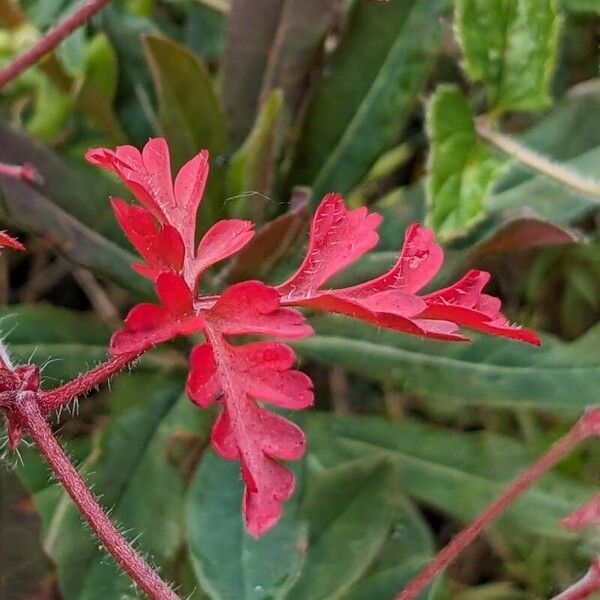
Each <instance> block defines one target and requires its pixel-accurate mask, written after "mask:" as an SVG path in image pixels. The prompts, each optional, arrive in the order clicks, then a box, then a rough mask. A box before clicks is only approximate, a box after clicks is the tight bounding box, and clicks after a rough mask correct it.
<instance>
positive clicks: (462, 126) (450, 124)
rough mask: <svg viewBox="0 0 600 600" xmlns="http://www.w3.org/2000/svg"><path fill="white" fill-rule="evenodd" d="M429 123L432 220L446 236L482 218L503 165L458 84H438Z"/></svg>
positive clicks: (430, 221) (430, 107)
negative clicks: (481, 132) (484, 140)
mask: <svg viewBox="0 0 600 600" xmlns="http://www.w3.org/2000/svg"><path fill="white" fill-rule="evenodd" d="M427 126H428V132H429V137H430V142H431V148H430V153H429V164H428V177H427V192H428V197H429V204H430V212H429V223H430V225H431V226H432V227H433V228H434V229H435V230H436V232H437V233H438V234H439V235H440V237H441V238H442V239H446V240H448V239H452V238H454V237H457V236H460V235H463V234H464V233H466V232H468V231H469V230H470V229H471V228H472V227H473V226H474V225H475V224H476V223H478V222H479V221H480V220H481V219H482V218H483V216H484V209H485V201H486V198H487V195H488V193H489V190H490V189H491V187H492V184H493V183H494V181H495V179H496V177H497V176H498V175H499V173H500V170H501V169H502V167H503V165H504V163H502V162H500V161H499V160H497V159H496V158H494V157H493V156H492V155H491V154H490V152H489V151H488V149H487V148H486V147H485V146H484V145H483V144H482V143H481V142H480V141H479V140H478V138H477V134H476V132H475V124H474V118H473V113H472V110H471V107H470V105H469V103H468V101H467V99H466V98H465V97H464V96H463V95H462V93H461V92H460V90H459V89H458V88H457V87H456V86H454V85H440V86H438V88H437V90H436V92H435V94H434V96H433V97H432V99H431V100H430V102H429V107H428V111H427Z"/></svg>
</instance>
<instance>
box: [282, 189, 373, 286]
mask: <svg viewBox="0 0 600 600" xmlns="http://www.w3.org/2000/svg"><path fill="white" fill-rule="evenodd" d="M380 223H381V215H379V214H377V213H371V214H369V213H368V212H367V209H366V208H364V207H361V208H356V209H354V210H348V209H347V208H346V206H345V205H344V200H343V199H342V197H341V196H340V195H339V194H328V195H327V196H325V198H323V201H322V202H321V204H320V205H319V207H318V208H317V210H316V212H315V215H314V217H313V221H312V225H311V228H310V239H309V243H308V251H307V254H306V258H305V259H304V262H303V263H302V264H301V265H300V268H299V269H298V271H296V273H295V274H294V275H292V276H291V277H290V278H289V279H288V280H287V281H286V282H284V283H282V284H281V285H280V286H278V289H279V291H280V293H281V295H282V296H284V297H285V296H293V297H294V298H298V297H301V296H303V295H305V296H309V295H312V294H313V293H314V292H315V291H316V290H317V289H319V288H320V287H321V286H322V285H323V284H324V283H325V282H326V281H327V280H328V279H329V278H330V277H332V276H333V275H335V274H336V273H338V272H339V271H341V270H342V269H344V268H345V267H347V266H348V265H351V264H352V263H353V262H355V261H356V260H357V259H358V258H360V257H361V256H362V255H363V254H364V253H365V252H368V251H369V250H371V249H373V248H374V247H375V246H376V245H377V242H378V241H379V236H378V235H377V233H376V232H375V229H376V228H377V227H378V226H379V224H380Z"/></svg>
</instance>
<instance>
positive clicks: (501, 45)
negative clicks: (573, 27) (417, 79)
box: [456, 0, 560, 112]
mask: <svg viewBox="0 0 600 600" xmlns="http://www.w3.org/2000/svg"><path fill="white" fill-rule="evenodd" d="M559 28H560V17H559V13H558V9H557V7H556V2H555V0H494V1H493V2H488V0H457V2H456V32H457V35H458V39H459V42H460V44H461V45H462V48H463V52H464V63H463V64H464V68H465V70H466V71H467V73H468V74H469V75H470V76H471V77H472V78H473V79H476V80H479V81H482V82H483V83H484V84H485V86H486V89H487V92H488V97H489V103H490V106H491V108H492V110H494V111H495V112H505V111H509V110H537V109H540V108H544V107H545V106H546V105H548V104H549V103H550V83H551V80H552V73H553V69H554V63H555V60H556V50H557V46H558V32H559Z"/></svg>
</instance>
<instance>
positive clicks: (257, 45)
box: [222, 0, 337, 142]
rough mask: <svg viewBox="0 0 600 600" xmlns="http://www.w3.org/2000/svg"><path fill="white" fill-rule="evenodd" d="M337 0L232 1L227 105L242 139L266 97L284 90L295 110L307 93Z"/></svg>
mask: <svg viewBox="0 0 600 600" xmlns="http://www.w3.org/2000/svg"><path fill="white" fill-rule="evenodd" d="M336 14H337V0H254V1H249V0H233V1H232V2H231V13H230V15H229V18H228V36H227V45H226V50H225V57H224V65H223V84H222V97H223V106H224V107H225V111H226V114H227V120H228V123H229V127H230V130H231V134H232V137H233V139H234V140H235V141H236V142H241V141H242V140H243V139H244V138H245V137H246V135H247V134H248V132H249V131H250V129H251V127H252V124H253V123H254V121H255V117H256V114H257V113H258V112H259V111H260V110H261V107H262V105H263V103H264V102H265V100H266V99H267V98H268V97H269V96H270V95H271V93H272V92H273V91H274V90H275V89H278V88H281V89H282V90H283V91H284V96H285V100H286V105H287V107H288V108H289V110H290V112H291V113H294V112H295V110H296V108H297V107H298V105H299V103H300V100H301V98H302V95H303V94H304V93H305V91H306V81H307V76H308V74H309V71H310V70H311V68H313V67H314V64H315V62H317V60H318V58H319V55H320V50H321V46H322V42H323V38H324V37H325V33H326V32H327V30H328V28H329V27H330V26H331V23H332V21H333V19H334V17H335V16H336Z"/></svg>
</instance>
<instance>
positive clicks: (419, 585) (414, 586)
mask: <svg viewBox="0 0 600 600" xmlns="http://www.w3.org/2000/svg"><path fill="white" fill-rule="evenodd" d="M599 417H600V409H595V410H593V411H590V412H589V413H586V414H585V415H584V416H583V418H581V419H580V420H579V421H578V422H577V423H575V425H574V426H573V428H572V429H571V430H570V431H569V432H568V433H567V434H566V435H565V436H563V437H562V438H560V440H558V442H556V443H555V444H554V445H553V446H552V447H551V448H550V449H549V450H548V452H546V454H544V455H543V456H542V457H541V458H540V459H538V460H537V461H536V462H535V463H534V464H533V465H531V466H530V467H529V468H528V469H527V470H526V471H525V472H524V473H522V474H521V475H520V476H519V477H517V479H515V480H514V481H513V482H512V483H511V484H510V485H509V486H508V487H507V488H506V489H505V490H504V492H502V494H500V495H499V496H498V497H497V498H496V499H495V500H494V501H493V502H492V503H491V504H489V505H488V506H487V508H485V509H484V510H483V511H482V512H481V513H480V514H479V515H478V516H477V517H476V518H475V519H474V520H473V521H472V522H471V523H470V524H469V525H468V526H467V527H465V529H463V530H462V531H461V532H460V533H459V534H458V535H456V537H454V538H453V539H452V541H450V543H448V544H447V545H446V546H445V547H444V548H442V550H441V551H440V552H439V553H438V554H437V555H436V557H435V558H434V559H433V561H432V562H431V563H429V565H428V566H427V567H425V569H423V571H421V572H420V573H419V574H418V575H417V576H416V577H415V578H414V579H413V580H412V581H411V582H410V583H409V584H408V586H407V587H406V588H405V589H404V590H403V591H402V592H401V593H400V594H399V595H398V596H397V597H396V600H414V598H416V597H417V596H418V595H419V594H420V593H421V592H422V591H423V590H424V589H425V588H426V587H427V586H428V585H429V584H430V583H431V582H432V581H433V579H435V577H437V575H439V574H440V573H441V572H442V571H443V570H444V569H445V568H446V567H447V566H448V565H449V564H451V563H452V562H453V561H454V560H455V559H456V557H457V556H458V555H459V554H460V553H461V552H462V551H463V550H464V549H465V548H466V547H467V546H469V545H470V544H471V542H473V540H474V539H475V538H476V537H477V536H478V535H479V534H480V533H481V532H482V531H483V530H484V529H485V528H486V527H487V526H488V525H489V524H490V523H491V522H492V521H494V520H495V519H497V518H498V517H499V516H500V515H501V514H502V513H503V512H504V511H505V510H506V509H507V508H508V507H509V506H510V505H511V504H512V503H513V502H514V501H515V499H516V498H517V497H518V496H520V495H521V494H522V493H523V492H524V491H526V490H527V489H528V488H530V487H531V486H532V485H533V484H534V483H535V482H536V481H537V480H538V479H539V478H540V477H541V476H542V475H543V474H544V473H546V471H548V470H549V469H551V468H552V467H553V466H554V465H555V464H556V463H558V462H560V461H561V460H562V459H563V458H564V457H565V456H566V455H567V454H569V452H571V450H573V448H575V446H577V445H578V444H579V443H580V442H581V441H582V440H584V439H586V438H587V437H589V436H590V435H593V434H595V433H597V427H598V426H597V422H598V420H599ZM582 597H584V596H582ZM565 598H569V599H570V600H571V597H570V596H566V597H565ZM565 598H561V600H565ZM573 598H578V596H573Z"/></svg>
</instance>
